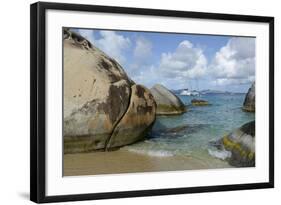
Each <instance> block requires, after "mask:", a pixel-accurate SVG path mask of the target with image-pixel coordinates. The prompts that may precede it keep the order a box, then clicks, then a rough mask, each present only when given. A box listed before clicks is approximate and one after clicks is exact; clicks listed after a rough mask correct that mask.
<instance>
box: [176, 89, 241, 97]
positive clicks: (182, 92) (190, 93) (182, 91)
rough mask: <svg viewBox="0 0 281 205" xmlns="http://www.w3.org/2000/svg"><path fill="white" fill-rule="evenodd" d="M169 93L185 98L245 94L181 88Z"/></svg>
mask: <svg viewBox="0 0 281 205" xmlns="http://www.w3.org/2000/svg"><path fill="white" fill-rule="evenodd" d="M171 91H172V92H173V93H174V94H176V95H187V96H198V95H206V94H230V95H235V94H246V93H242V92H230V91H222V90H211V89H206V90H191V89H188V88H182V89H178V90H171Z"/></svg>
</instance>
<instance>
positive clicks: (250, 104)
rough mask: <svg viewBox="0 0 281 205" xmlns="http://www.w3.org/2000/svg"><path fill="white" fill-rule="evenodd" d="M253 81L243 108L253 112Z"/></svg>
mask: <svg viewBox="0 0 281 205" xmlns="http://www.w3.org/2000/svg"><path fill="white" fill-rule="evenodd" d="M255 96H256V94H255V83H253V84H252V86H251V87H250V88H249V90H248V92H247V94H246V97H245V100H244V103H243V110H244V111H246V112H255Z"/></svg>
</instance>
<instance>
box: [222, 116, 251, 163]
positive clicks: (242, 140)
mask: <svg viewBox="0 0 281 205" xmlns="http://www.w3.org/2000/svg"><path fill="white" fill-rule="evenodd" d="M220 142H221V145H222V146H223V147H224V148H225V150H227V151H230V152H231V157H230V158H229V159H228V162H229V164H230V165H232V166H236V167H252V166H255V121H252V122H249V123H246V124H244V125H243V126H241V127H240V128H239V129H236V130H234V131H233V132H231V133H230V134H229V135H226V136H224V137H223V138H222V139H221V141H220Z"/></svg>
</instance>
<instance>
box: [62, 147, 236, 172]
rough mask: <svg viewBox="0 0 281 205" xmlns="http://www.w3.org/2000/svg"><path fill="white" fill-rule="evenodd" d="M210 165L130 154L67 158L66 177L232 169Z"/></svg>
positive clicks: (187, 159)
mask: <svg viewBox="0 0 281 205" xmlns="http://www.w3.org/2000/svg"><path fill="white" fill-rule="evenodd" d="M214 160H215V161H217V162H218V163H206V162H204V161H203V160H200V159H196V158H193V157H191V156H165V157H159V156H149V155H146V154H139V153H135V152H131V151H127V150H123V149H120V150H116V151H111V152H93V153H76V154H64V160H63V164H64V170H63V175H64V176H79V175H98V174H121V173H139V172H159V171H182V170H199V169H215V168H231V167H232V166H230V165H229V164H228V163H227V162H223V161H221V160H217V159H214Z"/></svg>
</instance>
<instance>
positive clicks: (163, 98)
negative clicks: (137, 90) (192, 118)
mask: <svg viewBox="0 0 281 205" xmlns="http://www.w3.org/2000/svg"><path fill="white" fill-rule="evenodd" d="M150 91H151V93H152V95H153V97H154V99H155V101H156V104H157V109H156V114H157V115H175V114H182V113H184V112H186V107H185V105H184V104H183V102H182V101H181V100H180V99H179V98H178V97H177V96H176V95H175V94H173V93H172V92H171V91H170V90H168V89H167V88H165V87H164V86H163V85H160V84H156V85H154V86H153V87H152V88H151V89H150Z"/></svg>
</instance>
